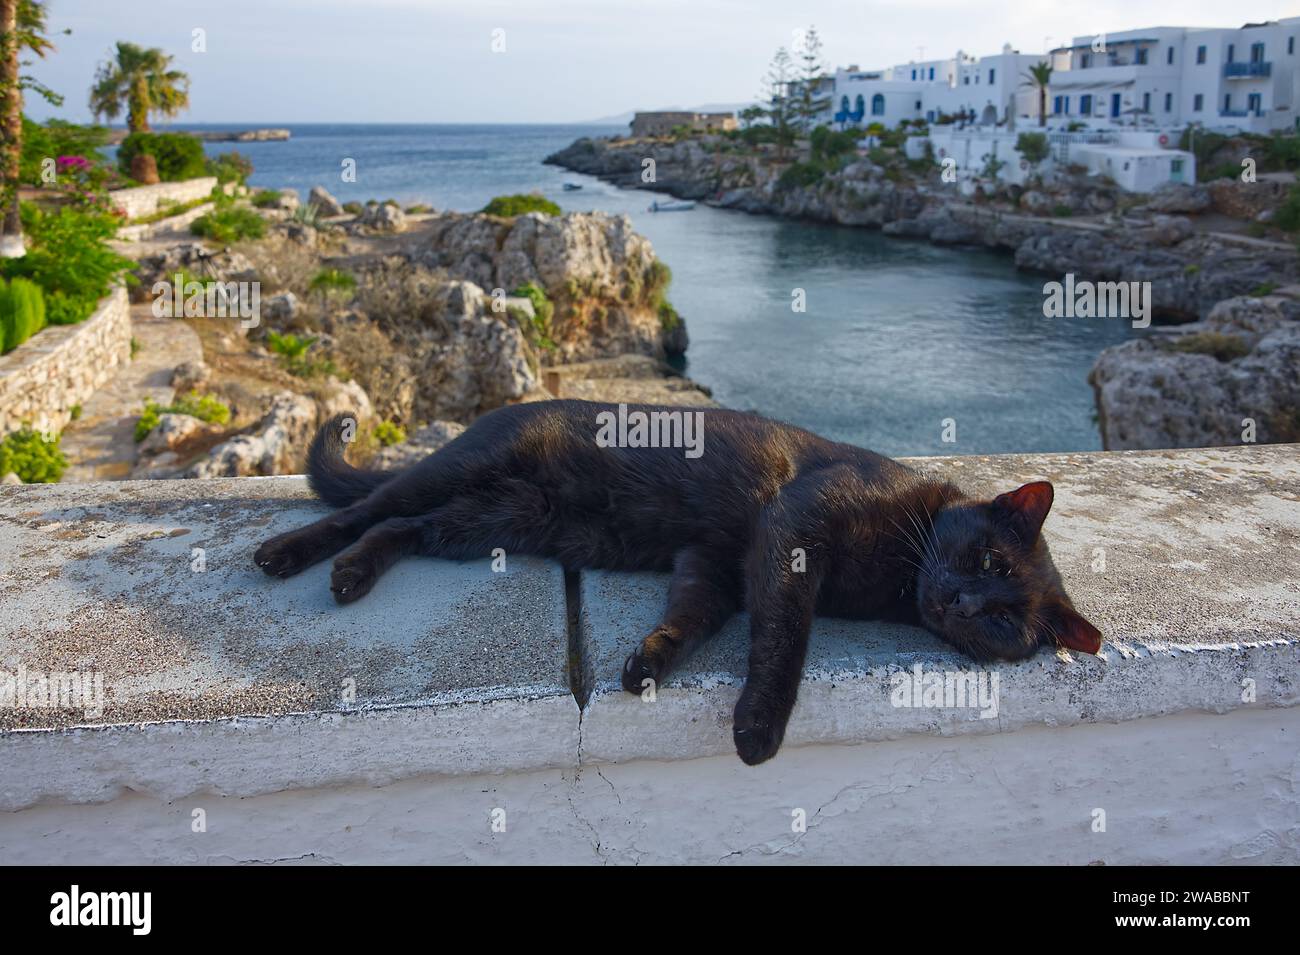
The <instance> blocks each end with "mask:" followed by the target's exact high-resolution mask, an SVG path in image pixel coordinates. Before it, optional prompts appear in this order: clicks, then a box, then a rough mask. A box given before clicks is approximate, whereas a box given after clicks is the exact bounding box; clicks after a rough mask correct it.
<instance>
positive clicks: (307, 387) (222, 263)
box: [122, 189, 713, 478]
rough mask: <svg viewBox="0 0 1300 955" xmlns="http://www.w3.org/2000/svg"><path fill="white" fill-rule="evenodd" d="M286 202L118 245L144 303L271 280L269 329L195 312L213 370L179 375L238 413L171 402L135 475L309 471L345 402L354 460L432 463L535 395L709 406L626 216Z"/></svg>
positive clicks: (660, 271)
mask: <svg viewBox="0 0 1300 955" xmlns="http://www.w3.org/2000/svg"><path fill="white" fill-rule="evenodd" d="M277 196H278V198H277V199H276V201H275V203H274V204H272V205H266V206H265V207H264V208H261V209H258V213H259V215H261V216H262V217H263V218H264V219H265V220H266V222H267V223H268V234H267V235H266V237H264V238H262V239H257V240H247V241H241V242H236V243H233V244H232V245H229V246H219V247H214V246H213V245H211V244H205V243H203V242H201V241H199V240H197V239H193V238H190V237H189V236H187V235H184V234H181V233H173V234H170V235H168V234H164V235H161V236H159V237H157V238H156V239H154V240H151V241H149V242H145V243H131V244H129V245H127V244H123V245H122V249H123V251H125V252H129V253H131V254H133V255H135V256H136V257H137V258H138V261H139V266H138V268H137V270H136V275H137V278H139V279H140V282H139V284H138V285H137V286H136V287H135V290H134V293H133V295H134V298H135V301H136V302H137V305H136V308H137V309H142V308H146V307H148V308H149V309H152V307H153V303H154V301H155V299H156V297H157V296H156V295H155V284H156V283H164V284H165V285H167V284H173V283H174V282H175V277H176V276H177V275H178V274H179V275H181V276H182V278H183V279H184V280H185V281H186V282H193V283H197V284H196V285H195V286H193V287H194V288H195V289H200V288H202V289H206V288H209V287H211V284H212V283H220V284H221V285H222V286H229V287H231V288H238V289H241V290H244V289H251V288H252V287H253V283H256V287H257V288H258V290H259V293H260V316H259V319H258V320H257V321H256V322H251V323H250V322H246V321H240V320H239V316H238V315H234V314H231V315H220V314H208V313H207V311H206V310H205V311H204V313H203V314H196V315H193V316H184V317H182V320H184V321H185V322H186V324H187V325H189V326H190V328H191V329H193V330H194V331H195V332H197V334H198V337H199V339H200V340H201V341H202V352H203V360H202V361H199V362H190V363H188V364H187V365H186V366H185V367H178V368H176V369H174V370H173V372H172V375H171V377H172V385H173V388H174V391H175V393H176V395H177V396H183V395H186V394H202V395H203V396H205V397H208V398H210V399H213V400H215V401H218V402H220V403H221V404H223V405H224V406H226V407H228V408H229V409H230V419H229V421H226V422H220V423H213V422H205V421H203V420H200V418H199V417H196V416H194V415H193V414H189V413H175V412H167V411H165V410H164V413H162V414H161V415H159V418H158V422H157V424H156V426H155V427H153V428H152V429H150V430H149V431H148V432H147V434H146V435H144V436H143V440H141V441H140V443H139V445H138V460H137V463H136V464H135V466H134V468H133V470H132V472H131V475H130V476H132V477H150V478H166V477H233V476H243V475H250V474H256V475H270V474H283V473H295V472H298V471H301V468H302V464H303V455H304V452H305V449H306V446H307V444H308V442H309V441H310V438H311V435H312V434H313V433H314V430H315V429H316V428H317V427H318V426H319V425H320V424H321V423H323V422H324V421H325V420H327V419H328V418H329V417H330V416H331V415H333V414H336V413H338V412H340V411H351V412H354V413H355V414H356V415H357V416H358V419H359V427H360V432H361V440H359V441H358V442H357V444H356V445H355V447H354V448H353V450H352V452H350V453H351V454H352V456H353V457H355V458H356V459H357V460H358V463H363V462H364V460H366V459H367V458H370V457H374V458H375V459H376V460H378V461H380V462H392V461H397V460H401V459H403V458H404V456H409V454H411V453H418V454H423V453H428V451H430V450H433V449H434V448H435V447H437V446H439V444H440V443H442V442H445V441H447V440H450V439H451V438H452V437H454V436H455V434H456V433H458V431H459V430H460V429H461V428H463V427H464V426H465V425H466V424H468V423H470V422H471V421H473V419H474V418H475V417H477V416H479V415H481V414H483V413H485V412H487V411H490V410H492V409H494V408H497V407H501V406H502V405H506V404H511V403H515V402H520V401H535V400H545V399H549V398H554V397H585V398H592V399H597V400H627V401H651V402H659V403H670V404H697V405H709V404H713V402H712V399H711V398H710V396H709V393H708V390H707V389H706V388H704V387H703V386H700V385H697V384H695V383H694V382H692V381H690V380H689V379H686V378H684V377H683V376H681V375H680V374H678V373H677V372H676V371H674V370H673V369H672V368H671V367H670V365H669V364H667V362H668V361H669V360H671V359H673V358H675V357H677V356H680V355H681V354H682V353H683V352H684V351H685V349H686V348H687V345H688V337H687V332H686V325H685V321H684V319H682V317H681V316H679V315H678V314H677V313H676V310H675V309H673V308H672V306H671V305H670V304H669V303H668V298H667V292H668V286H669V283H670V281H671V273H670V272H669V271H668V269H667V268H666V266H664V265H663V263H662V262H660V261H659V260H658V258H657V257H656V256H655V253H654V249H653V248H652V247H651V245H650V243H649V241H648V240H646V239H645V237H643V236H641V235H639V234H638V233H636V232H635V231H634V230H633V229H632V226H631V222H630V220H628V219H627V217H625V216H614V215H607V214H605V213H599V212H596V213H573V214H568V215H563V216H551V215H545V214H542V213H528V214H524V215H518V216H513V217H499V216H491V215H486V214H481V213H479V214H460V213H408V212H404V211H403V210H401V209H399V208H397V207H395V206H389V205H380V204H371V205H369V206H367V207H365V208H364V209H363V210H362V211H361V212H359V213H355V214H352V213H344V212H342V207H341V206H338V205H337V202H336V200H333V197H331V196H329V195H328V193H325V191H324V190H323V189H316V190H313V194H312V197H311V199H310V203H311V204H312V205H313V206H315V207H317V209H318V210H319V209H324V210H325V211H327V212H330V213H333V212H338V213H339V214H337V215H327V216H323V217H311V216H303V215H300V214H298V211H297V210H298V207H299V206H300V203H299V202H298V199H297V196H296V194H295V193H293V192H292V191H291V190H281V191H280V192H279V193H277ZM331 203H334V205H331ZM322 277H325V278H322ZM231 283H233V285H232V284H231ZM240 294H244V292H243V291H241V293H240ZM286 343H289V344H287V345H286ZM295 347H301V351H300V352H299V354H298V355H296V356H293V357H292V358H290V357H289V352H290V351H292V350H293V349H294V348H295ZM399 434H400V435H401V438H402V440H400V441H396V442H394V440H393V436H394V435H399ZM376 436H383V437H385V438H387V440H380V438H379V437H376Z"/></svg>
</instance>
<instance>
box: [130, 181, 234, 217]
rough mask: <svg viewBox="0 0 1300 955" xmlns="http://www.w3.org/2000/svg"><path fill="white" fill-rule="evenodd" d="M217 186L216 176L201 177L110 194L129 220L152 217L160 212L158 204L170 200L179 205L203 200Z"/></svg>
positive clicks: (137, 187)
mask: <svg viewBox="0 0 1300 955" xmlns="http://www.w3.org/2000/svg"><path fill="white" fill-rule="evenodd" d="M216 184H217V180H216V177H215V176H201V177H199V178H198V179H186V180H184V181H182V182H160V183H156V184H155V185H152V186H135V187H133V188H131V189H114V190H113V191H112V192H110V193H109V194H108V197H109V199H110V200H111V201H112V203H113V205H114V206H116V207H117V208H119V209H123V210H125V212H126V216H127V219H139V218H140V217H141V216H151V215H153V214H154V213H155V212H157V211H158V208H159V206H158V203H159V202H160V201H162V200H164V199H169V200H171V201H172V202H173V203H175V204H177V205H183V204H184V203H187V202H193V201H194V200H195V199H202V198H204V197H205V196H207V195H208V194H210V193H211V192H212V187H213V186H215V185H216Z"/></svg>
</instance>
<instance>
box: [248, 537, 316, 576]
mask: <svg viewBox="0 0 1300 955" xmlns="http://www.w3.org/2000/svg"><path fill="white" fill-rule="evenodd" d="M253 562H254V563H255V564H257V566H258V567H261V568H262V570H263V571H265V572H266V573H268V574H270V575H271V576H272V577H292V576H293V575H294V574H296V573H298V572H299V571H302V570H306V569H307V568H308V567H310V566H311V565H312V564H314V563H316V558H315V557H314V556H313V550H312V547H311V541H310V539H309V538H308V537H306V536H305V535H304V534H302V533H301V532H300V531H290V532H289V533H287V534H281V535H279V536H278V537H272V538H271V539H270V540H268V541H266V542H265V543H263V544H262V546H261V547H259V548H258V549H257V550H256V551H254V553H253Z"/></svg>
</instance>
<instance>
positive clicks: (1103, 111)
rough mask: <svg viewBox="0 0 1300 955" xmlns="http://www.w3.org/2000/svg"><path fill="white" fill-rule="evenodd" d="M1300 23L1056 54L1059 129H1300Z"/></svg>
mask: <svg viewBox="0 0 1300 955" xmlns="http://www.w3.org/2000/svg"><path fill="white" fill-rule="evenodd" d="M1298 47H1300V17H1290V18H1288V19H1284V20H1275V21H1270V22H1266V23H1248V24H1246V25H1245V26H1242V27H1240V28H1237V29H1200V28H1195V27H1152V28H1149V29H1142V30H1126V31H1124V32H1121V33H1107V34H1099V35H1097V36H1080V37H1075V38H1074V41H1073V43H1072V44H1071V45H1070V46H1067V47H1061V48H1059V49H1056V50H1053V51H1052V55H1053V65H1054V66H1055V67H1056V71H1055V72H1054V73H1053V75H1052V83H1051V98H1050V102H1049V108H1050V111H1051V119H1052V121H1053V125H1065V124H1068V123H1080V124H1084V125H1086V126H1088V127H1093V128H1095V127H1124V126H1128V127H1133V128H1142V127H1147V128H1164V129H1181V128H1183V127H1185V126H1187V125H1189V124H1192V123H1199V124H1200V125H1202V126H1203V127H1205V128H1206V129H1210V130H1215V131H1221V132H1254V133H1269V132H1278V131H1283V130H1295V129H1300V69H1298V68H1297V63H1298V62H1300V50H1298V49H1297V48H1298Z"/></svg>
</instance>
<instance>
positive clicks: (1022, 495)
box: [992, 481, 1053, 547]
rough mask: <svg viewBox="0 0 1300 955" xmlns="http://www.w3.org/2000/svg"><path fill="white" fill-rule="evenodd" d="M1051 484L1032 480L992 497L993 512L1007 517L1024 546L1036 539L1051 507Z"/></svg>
mask: <svg viewBox="0 0 1300 955" xmlns="http://www.w3.org/2000/svg"><path fill="white" fill-rule="evenodd" d="M1052 497H1053V492H1052V485H1051V484H1050V483H1049V482H1047V481H1033V482H1031V483H1029V484H1025V485H1022V486H1021V487H1018V488H1016V489H1015V490H1014V491H1008V492H1007V493H1006V494H999V495H998V496H997V497H995V498H994V499H993V504H992V508H993V511H994V513H996V514H999V515H1001V516H1003V517H1005V518H1007V519H1008V520H1009V521H1010V522H1011V525H1012V526H1013V527H1014V528H1015V529H1016V533H1017V534H1019V535H1020V539H1021V541H1022V542H1024V544H1025V546H1026V547H1028V546H1029V545H1031V544H1033V542H1034V541H1036V540H1038V532H1039V530H1041V529H1042V526H1043V521H1045V520H1046V519H1047V512H1048V511H1050V510H1051V509H1052Z"/></svg>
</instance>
